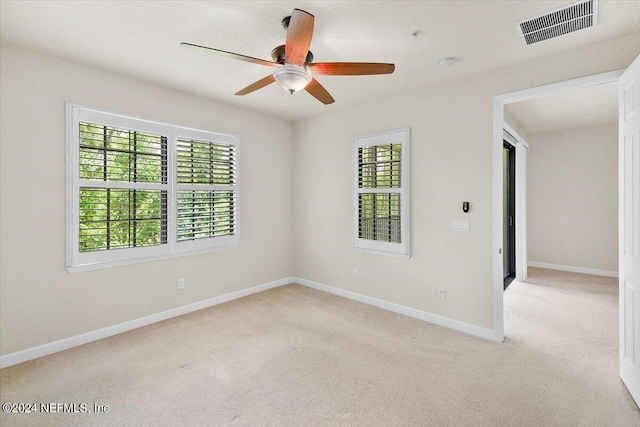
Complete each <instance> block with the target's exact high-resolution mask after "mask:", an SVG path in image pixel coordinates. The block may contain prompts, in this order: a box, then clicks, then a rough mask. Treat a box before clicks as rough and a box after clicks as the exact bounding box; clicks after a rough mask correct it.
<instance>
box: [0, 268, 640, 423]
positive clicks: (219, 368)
mask: <svg viewBox="0 0 640 427" xmlns="http://www.w3.org/2000/svg"><path fill="white" fill-rule="evenodd" d="M530 273H531V280H530V282H529V283H515V282H514V283H513V284H512V285H511V286H510V288H509V289H508V290H507V292H506V293H505V312H506V314H505V320H506V334H507V336H508V339H507V341H506V342H505V343H504V344H495V343H491V342H487V341H484V340H481V339H478V338H474V337H471V336H467V335H464V334H461V333H458V332H455V331H451V330H447V329H445V328H441V327H438V326H433V325H430V324H428V323H424V322H422V321H419V320H415V319H412V318H409V317H405V316H401V315H398V314H394V313H390V312H387V311H384V310H381V309H378V308H375V307H371V306H367V305H364V304H360V303H357V302H353V301H350V300H347V299H343V298H340V297H336V296H333V295H329V294H326V293H322V292H318V291H315V290H311V289H308V288H305V287H302V286H299V285H288V286H284V287H281V288H277V289H273V290H270V291H266V292H263V293H260V294H256V295H252V296H250V297H246V298H243V299H241V300H236V301H233V302H231V303H227V304H223V305H220V306H216V307H212V308H210V309H206V310H202V311H199V312H196V313H192V314H189V315H186V316H182V317H179V318H175V319H172V320H168V321H165V322H162V323H159V324H155V325H151V326H148V327H145V328H142V329H138V330H135V331H131V332H128V333H125V334H121V335H119V336H116V337H112V338H108V339H105V340H102V341H99V342H95V343H92V344H88V345H84V346H82V347H78V348H75V349H71V350H68V351H65V352H62V353H58V354H54V355H51V356H47V357H44V358H41V359H39V360H34V361H31V362H27V363H23V364H21V365H17V366H14V367H10V368H6V369H3V370H1V371H0V398H1V400H2V402H63V403H70V402H77V403H80V402H85V403H88V404H89V406H90V407H91V406H92V405H93V403H94V402H96V403H99V404H107V405H109V407H110V411H109V413H108V414H46V415H45V414H22V415H15V414H4V413H3V414H1V415H0V424H2V425H3V426H12V425H42V426H45V425H46V426H55V425H79V426H80V425H123V426H156V425H164V426H179V425H198V426H199V425H251V426H291V425H293V426H306V425H317V426H326V425H361V426H373V425H380V426H403V425H408V426H417V425H420V426H427V425H428V426H599V427H600V426H639V425H640V411H639V410H638V408H637V407H636V406H635V404H634V403H633V401H632V399H631V397H630V396H629V395H628V394H627V392H626V390H625V389H624V386H623V385H622V383H621V381H620V379H619V377H618V356H617V346H618V344H617V339H618V338H617V336H618V335H617V334H618V332H617V313H618V311H617V296H616V295H617V285H616V283H617V281H616V280H615V279H607V278H599V277H593V276H585V275H579V274H570V273H561V272H552V271H548V270H539V269H533V268H532V269H531V272H530ZM398 286H401V285H400V284H399V285H398Z"/></svg>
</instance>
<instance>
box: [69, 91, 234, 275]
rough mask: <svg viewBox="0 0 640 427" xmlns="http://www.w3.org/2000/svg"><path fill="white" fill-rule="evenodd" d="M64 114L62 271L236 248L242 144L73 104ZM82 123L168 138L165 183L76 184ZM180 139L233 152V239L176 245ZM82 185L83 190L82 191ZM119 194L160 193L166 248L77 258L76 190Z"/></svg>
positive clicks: (230, 137)
mask: <svg viewBox="0 0 640 427" xmlns="http://www.w3.org/2000/svg"><path fill="white" fill-rule="evenodd" d="M65 108H66V124H67V126H66V141H67V155H66V233H65V234H66V240H67V245H66V249H67V250H66V268H67V271H69V272H77V271H87V270H93V269H98V268H107V267H114V266H118V265H126V264H134V263H139V262H146V261H154V260H159V259H166V258H174V257H178V256H183V255H188V254H194V253H201V252H209V251H217V250H225V249H233V248H237V247H239V245H240V219H239V216H240V215H239V213H240V212H239V206H240V181H241V179H240V164H241V160H240V140H239V137H238V136H235V135H225V134H221V133H216V132H212V131H207V130H202V129H194V128H190V127H186V126H181V125H176V124H173V123H168V122H162V121H157V120H150V119H145V118H140V117H134V116H131V115H125V114H120V113H115V112H111V111H105V110H101V109H96V108H91V107H85V106H82V105H78V104H74V103H69V102H67V103H65ZM80 122H89V123H95V124H98V125H103V126H113V127H119V128H122V129H127V130H132V131H140V132H149V133H153V134H156V135H159V136H163V137H166V138H167V183H166V184H163V183H145V182H137V183H133V182H124V181H108V182H109V184H105V182H104V181H95V182H94V183H91V182H89V181H83V180H81V179H80V177H79V174H80V158H79V155H80V126H79V124H80ZM178 138H189V139H199V140H202V141H210V142H213V143H220V144H225V145H234V146H235V154H236V158H235V162H236V163H235V168H236V177H235V178H236V180H235V185H234V186H233V187H234V189H233V191H234V192H235V227H234V234H233V235H228V236H219V237H213V238H208V239H201V240H199V241H185V242H178V241H177V191H178V184H177V179H176V170H177V155H176V147H177V140H178ZM81 183H82V185H81ZM85 186H89V187H96V188H104V187H105V186H107V187H109V188H114V187H117V188H123V189H139V190H145V189H148V190H162V191H166V192H167V206H166V208H167V243H166V244H160V245H156V246H144V247H133V248H121V249H112V250H100V251H89V252H80V250H79V245H80V243H79V239H80V236H79V233H80V226H79V221H80V209H79V206H80V188H81V187H85Z"/></svg>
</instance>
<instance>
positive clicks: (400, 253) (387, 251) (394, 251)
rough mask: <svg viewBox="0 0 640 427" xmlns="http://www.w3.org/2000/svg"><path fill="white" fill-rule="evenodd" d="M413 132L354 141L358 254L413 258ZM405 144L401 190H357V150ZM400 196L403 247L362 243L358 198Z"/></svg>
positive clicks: (368, 242) (391, 244)
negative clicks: (392, 194)
mask: <svg viewBox="0 0 640 427" xmlns="http://www.w3.org/2000/svg"><path fill="white" fill-rule="evenodd" d="M409 130H410V128H409V127H405V128H400V129H396V130H391V131H386V132H379V133H375V134H369V135H360V136H356V137H355V138H354V139H353V247H354V249H355V250H356V251H358V252H364V253H371V254H377V255H386V256H392V257H398V258H404V259H408V258H409V257H410V256H411V238H410V237H411V230H410V216H409V210H410V203H409V202H410V201H409V194H410V191H409V189H410V182H409V180H410V175H411V174H410V169H409V167H410V166H409V165H410V157H409V156H410V132H409ZM397 142H401V143H402V160H401V162H402V163H401V165H402V169H401V175H400V180H401V183H402V187H401V188H376V189H369V188H359V187H358V149H359V148H360V147H366V146H371V145H385V144H391V143H397ZM380 192H384V193H399V194H400V212H401V214H400V217H401V219H400V224H401V243H391V242H377V241H374V240H368V239H361V238H360V237H359V233H358V228H359V209H358V195H359V194H360V193H380Z"/></svg>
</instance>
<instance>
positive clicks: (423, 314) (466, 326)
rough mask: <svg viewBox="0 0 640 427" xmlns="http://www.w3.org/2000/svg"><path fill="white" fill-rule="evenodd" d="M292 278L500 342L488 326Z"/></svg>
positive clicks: (339, 294) (350, 297) (346, 296)
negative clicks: (484, 326)
mask: <svg viewBox="0 0 640 427" xmlns="http://www.w3.org/2000/svg"><path fill="white" fill-rule="evenodd" d="M294 280H295V283H299V284H301V285H304V286H308V287H310V288H313V289H317V290H319V291H323V292H328V293H330V294H334V295H338V296H341V297H344V298H348V299H351V300H354V301H358V302H362V303H365V304H369V305H373V306H376V307H379V308H382V309H385V310H389V311H393V312H394V313H399V314H404V315H405V316H409V317H413V318H416V319H420V320H424V321H425V322H429V323H433V324H435V325H439V326H444V327H445V328H449V329H454V330H456V331H460V332H464V333H467V334H469V335H473V336H476V337H479V338H484V339H486V340H490V341H495V342H502V338H501V337H499V336H498V334H496V333H495V331H494V330H492V329H489V328H483V327H481V326H476V325H472V324H470V323H465V322H461V321H459V320H454V319H450V318H448V317H444V316H440V315H437V314H433V313H429V312H428V311H422V310H418V309H415V308H411V307H407V306H404V305H400V304H396V303H393V302H389V301H385V300H381V299H377V298H373V297H369V296H366V295H362V294H358V293H355V292H351V291H345V290H344V289H340V288H335V287H333V286H329V285H324V284H322V283H318V282H313V281H311V280H307V279H302V278H300V277H295V278H294Z"/></svg>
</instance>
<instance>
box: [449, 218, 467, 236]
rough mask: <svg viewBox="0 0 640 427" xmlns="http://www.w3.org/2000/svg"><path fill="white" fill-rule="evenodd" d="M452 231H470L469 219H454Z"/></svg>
mask: <svg viewBox="0 0 640 427" xmlns="http://www.w3.org/2000/svg"><path fill="white" fill-rule="evenodd" d="M451 231H460V232H463V233H468V232H469V221H459V220H456V219H454V220H453V221H451Z"/></svg>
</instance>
